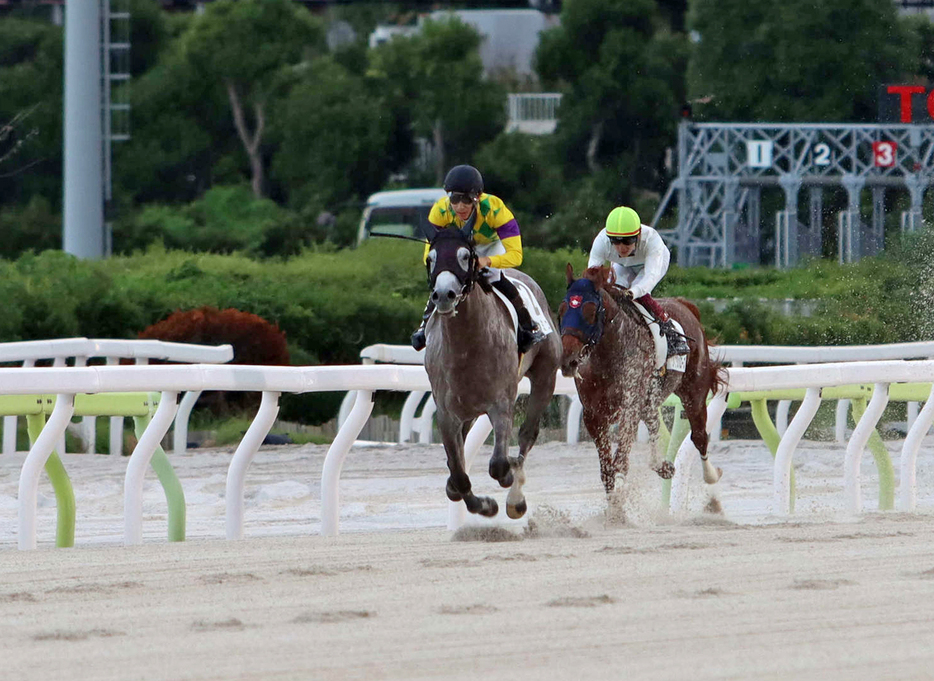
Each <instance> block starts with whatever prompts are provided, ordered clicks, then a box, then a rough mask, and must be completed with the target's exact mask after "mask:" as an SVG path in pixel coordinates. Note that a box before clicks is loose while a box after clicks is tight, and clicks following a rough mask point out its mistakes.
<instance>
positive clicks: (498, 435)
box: [487, 405, 513, 487]
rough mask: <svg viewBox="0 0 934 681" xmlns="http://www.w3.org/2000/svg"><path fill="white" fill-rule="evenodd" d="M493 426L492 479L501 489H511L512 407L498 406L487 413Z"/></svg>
mask: <svg viewBox="0 0 934 681" xmlns="http://www.w3.org/2000/svg"><path fill="white" fill-rule="evenodd" d="M487 416H489V417H490V422H491V423H492V424H493V456H491V457H490V477H491V478H493V479H494V480H497V481H498V482H499V484H500V486H501V487H510V486H511V485H512V482H513V475H512V467H511V466H510V465H509V456H508V455H509V433H510V431H511V430H512V405H508V406H506V407H502V406H497V407H495V408H493V409H491V410H490V411H488V412H487Z"/></svg>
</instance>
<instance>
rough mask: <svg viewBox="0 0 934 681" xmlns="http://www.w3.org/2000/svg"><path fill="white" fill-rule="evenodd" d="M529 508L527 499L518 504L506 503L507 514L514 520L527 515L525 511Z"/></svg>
mask: <svg viewBox="0 0 934 681" xmlns="http://www.w3.org/2000/svg"><path fill="white" fill-rule="evenodd" d="M528 510H529V505H528V504H527V503H525V499H523V500H522V501H520V502H519V503H518V504H509V503H507V504H506V515H508V516H509V517H510V518H512V519H513V520H518V519H519V518H521V517H522V516H524V515H525V512H526V511H528Z"/></svg>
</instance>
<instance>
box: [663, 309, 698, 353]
mask: <svg viewBox="0 0 934 681" xmlns="http://www.w3.org/2000/svg"><path fill="white" fill-rule="evenodd" d="M658 330H659V331H661V332H662V333H663V334H665V338H666V339H667V340H668V354H669V355H687V354H688V353H690V352H691V348H690V347H689V346H688V344H687V341H686V340H685V338H684V336H682V335H681V334H680V333H678V332H677V331H676V330H675V327H674V324H672V323H671V318H670V317H669V318H668V319H666V320H665V321H663V322H659V323H658Z"/></svg>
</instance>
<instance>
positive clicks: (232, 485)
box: [176, 392, 279, 539]
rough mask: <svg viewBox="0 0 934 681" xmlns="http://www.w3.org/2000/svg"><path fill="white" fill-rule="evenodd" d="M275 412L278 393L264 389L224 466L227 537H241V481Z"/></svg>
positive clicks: (277, 406)
mask: <svg viewBox="0 0 934 681" xmlns="http://www.w3.org/2000/svg"><path fill="white" fill-rule="evenodd" d="M188 394H190V393H188ZM278 415H279V393H276V392H264V393H263V399H262V400H261V401H260V404H259V411H257V412H256V416H255V417H254V418H253V422H252V423H251V424H250V427H249V428H248V429H247V431H246V434H245V435H244V436H243V439H242V440H240V444H239V445H238V446H237V451H235V452H234V455H233V458H232V459H231V460H230V466H229V468H228V469H227V492H226V494H225V497H224V498H225V500H226V504H227V524H226V527H227V538H228V539H243V485H244V480H245V479H246V471H247V468H249V467H250V463H251V462H252V461H253V457H254V456H256V451H257V450H258V449H259V446H260V445H261V444H263V440H264V439H265V438H266V435H267V434H268V433H269V429H270V428H272V424H273V423H275V421H276V417H277V416H278ZM176 423H178V420H177V419H176Z"/></svg>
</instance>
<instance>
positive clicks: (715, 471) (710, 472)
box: [704, 461, 723, 485]
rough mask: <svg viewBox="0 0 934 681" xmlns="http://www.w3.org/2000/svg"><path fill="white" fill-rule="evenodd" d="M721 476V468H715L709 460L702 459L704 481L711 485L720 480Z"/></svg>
mask: <svg viewBox="0 0 934 681" xmlns="http://www.w3.org/2000/svg"><path fill="white" fill-rule="evenodd" d="M722 476H723V469H722V468H715V467H714V465H713V464H712V463H710V462H709V461H704V482H706V483H707V484H708V485H713V484H714V483H717V482H719V481H720V478H721V477H722Z"/></svg>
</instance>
